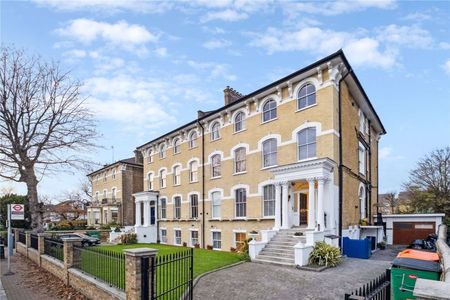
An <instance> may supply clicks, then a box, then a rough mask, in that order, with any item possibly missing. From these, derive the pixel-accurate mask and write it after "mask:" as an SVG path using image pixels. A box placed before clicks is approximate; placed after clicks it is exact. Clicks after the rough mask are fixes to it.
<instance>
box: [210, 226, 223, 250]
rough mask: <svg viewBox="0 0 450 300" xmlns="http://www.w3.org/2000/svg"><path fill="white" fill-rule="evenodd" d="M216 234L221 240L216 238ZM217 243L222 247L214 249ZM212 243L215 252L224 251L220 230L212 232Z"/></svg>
mask: <svg viewBox="0 0 450 300" xmlns="http://www.w3.org/2000/svg"><path fill="white" fill-rule="evenodd" d="M214 234H218V235H219V239H217V238H215V237H214ZM215 242H217V243H219V246H220V247H214V246H215ZM211 243H212V247H213V249H214V250H222V232H221V231H220V230H213V231H211Z"/></svg>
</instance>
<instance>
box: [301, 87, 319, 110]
mask: <svg viewBox="0 0 450 300" xmlns="http://www.w3.org/2000/svg"><path fill="white" fill-rule="evenodd" d="M313 104H316V88H315V87H314V85H312V84H310V83H307V84H305V85H304V86H302V88H301V89H300V91H299V92H298V98H297V108H298V109H302V108H305V107H308V106H310V105H313Z"/></svg>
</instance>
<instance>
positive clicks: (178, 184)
mask: <svg viewBox="0 0 450 300" xmlns="http://www.w3.org/2000/svg"><path fill="white" fill-rule="evenodd" d="M180 185H181V183H177V184H174V185H172V186H180Z"/></svg>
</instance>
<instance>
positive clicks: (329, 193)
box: [271, 158, 338, 233]
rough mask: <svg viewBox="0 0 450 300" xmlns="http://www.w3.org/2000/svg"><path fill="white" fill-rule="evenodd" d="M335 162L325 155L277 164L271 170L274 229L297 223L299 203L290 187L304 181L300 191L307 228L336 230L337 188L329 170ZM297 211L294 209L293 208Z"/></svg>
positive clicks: (334, 165) (331, 170) (289, 226)
mask: <svg viewBox="0 0 450 300" xmlns="http://www.w3.org/2000/svg"><path fill="white" fill-rule="evenodd" d="M335 167H336V163H335V162H334V161H333V160H331V159H329V158H321V159H312V160H308V161H304V162H298V163H294V164H289V165H284V166H279V167H276V168H273V169H272V170H271V172H272V174H273V175H274V184H275V226H274V229H275V230H279V229H288V228H292V227H293V226H298V225H300V224H299V221H298V220H299V214H300V204H296V203H294V201H298V200H297V198H296V197H294V192H295V190H294V186H295V184H296V183H298V182H303V183H307V189H306V190H305V191H303V193H304V195H305V197H306V198H307V200H306V198H305V199H303V200H305V202H306V201H307V208H308V209H307V225H306V226H307V228H308V229H310V230H314V231H320V232H323V231H327V232H329V233H336V232H335V231H336V219H337V212H338V205H337V190H338V188H337V187H336V186H335V185H334V176H333V170H334V168H335ZM296 210H297V211H296Z"/></svg>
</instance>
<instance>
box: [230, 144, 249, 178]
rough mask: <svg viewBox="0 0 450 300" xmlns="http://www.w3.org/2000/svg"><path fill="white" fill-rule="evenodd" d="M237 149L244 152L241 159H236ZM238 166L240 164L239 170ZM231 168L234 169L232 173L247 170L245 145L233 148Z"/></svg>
mask: <svg viewBox="0 0 450 300" xmlns="http://www.w3.org/2000/svg"><path fill="white" fill-rule="evenodd" d="M239 151H243V152H244V155H243V159H241V160H238V159H237V158H238V157H237V156H238V152H239ZM238 166H240V168H239V170H238ZM242 166H243V168H242ZM233 169H234V174H239V173H245V172H247V149H246V148H245V147H239V148H237V149H235V150H234V161H233Z"/></svg>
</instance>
